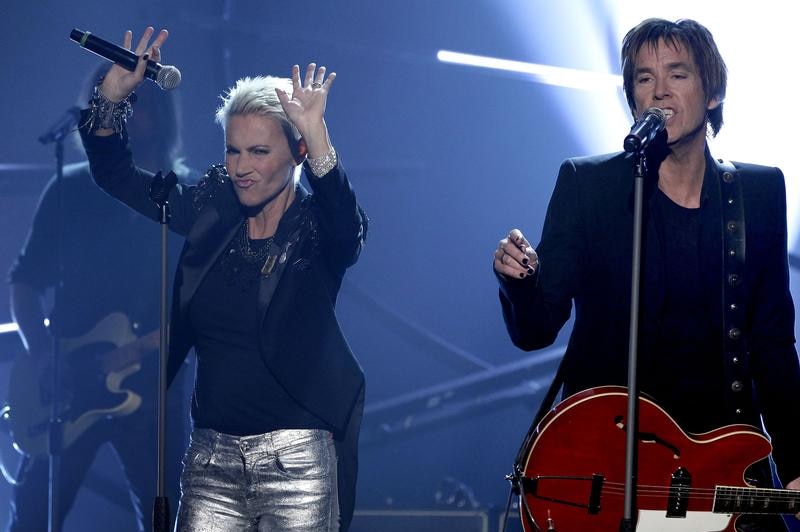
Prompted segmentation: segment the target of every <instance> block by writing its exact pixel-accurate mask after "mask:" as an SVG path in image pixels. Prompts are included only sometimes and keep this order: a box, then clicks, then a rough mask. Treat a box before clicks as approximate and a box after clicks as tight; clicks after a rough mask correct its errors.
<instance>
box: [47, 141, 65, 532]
mask: <svg viewBox="0 0 800 532" xmlns="http://www.w3.org/2000/svg"><path fill="white" fill-rule="evenodd" d="M63 140H64V139H63V138H61V139H58V140H56V190H57V191H58V192H57V193H56V197H57V198H58V199H57V201H56V204H57V205H58V209H57V210H58V216H57V219H59V220H63V214H64V191H63V185H64V142H63ZM63 231H64V224H59V229H58V232H57V235H56V260H57V261H58V262H57V263H58V266H57V270H56V271H57V272H58V274H57V275H56V284H55V290H54V292H55V295H54V296H53V298H54V299H55V301H56V302H58V301H59V300H60V299H61V290H62V288H63V284H64V260H63V256H62V253H63V249H62V244H63V242H62V240H63ZM60 319H61V318H60V317H58V316H56V319H55V320H53V322H52V323H50V327H51V328H52V334H53V365H52V368H53V380H52V384H51V386H52V390H53V401H52V403H51V404H50V422H49V426H48V445H47V452H48V456H49V459H50V462H49V466H50V469H49V477H48V486H49V491H48V498H47V500H48V505H47V517H48V519H47V529H48V530H49V531H50V532H58V531H59V530H60V529H61V526H60V525H59V523H60V522H61V516H60V515H59V514H60V510H61V509H60V505H59V501H60V499H61V487H60V485H59V480H60V475H59V473H60V471H61V450H62V449H61V445H62V439H63V438H62V436H63V428H64V427H63V422H64V420H62V419H61V325H60V323H59V320H60Z"/></svg>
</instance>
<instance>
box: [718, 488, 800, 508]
mask: <svg viewBox="0 0 800 532" xmlns="http://www.w3.org/2000/svg"><path fill="white" fill-rule="evenodd" d="M713 511H714V512H716V513H748V514H796V513H798V512H800V491H793V490H779V489H766V488H739V487H734V486H717V488H716V490H714V510H713Z"/></svg>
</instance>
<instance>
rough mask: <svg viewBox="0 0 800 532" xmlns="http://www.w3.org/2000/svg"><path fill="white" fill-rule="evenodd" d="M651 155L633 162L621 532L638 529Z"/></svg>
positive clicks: (641, 151) (638, 156) (641, 152)
mask: <svg viewBox="0 0 800 532" xmlns="http://www.w3.org/2000/svg"><path fill="white" fill-rule="evenodd" d="M646 176H647V158H646V156H645V153H644V147H642V148H640V149H639V150H638V151H636V153H635V155H634V163H633V178H634V198H633V261H632V268H631V321H630V332H629V340H628V414H627V415H628V422H627V431H626V433H625V497H624V509H623V515H622V520H621V522H620V526H619V529H620V532H633V531H634V530H635V528H636V523H635V515H636V492H635V490H636V483H637V452H636V451H637V449H636V443H637V435H638V433H639V389H638V386H639V384H638V381H637V360H638V342H639V288H640V285H639V279H640V277H641V265H642V218H643V216H642V204H643V203H644V200H643V197H644V179H645V177H646Z"/></svg>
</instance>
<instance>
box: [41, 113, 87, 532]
mask: <svg viewBox="0 0 800 532" xmlns="http://www.w3.org/2000/svg"><path fill="white" fill-rule="evenodd" d="M79 116H80V109H79V108H78V107H71V108H70V109H68V110H67V112H66V113H64V115H62V116H61V117H60V118H59V120H58V121H57V122H56V123H55V124H53V125H52V126H51V127H50V128H49V129H48V130H47V131H45V132H44V133H43V134H42V135H40V136H39V139H38V140H39V142H41V143H42V144H49V143H51V142H53V143H55V157H56V211H57V212H56V219H57V220H63V219H64V191H63V184H64V139H65V138H66V137H67V135H68V134H69V133H70V131H72V129H73V128H74V126H75V125H76V124H77V123H78V118H79ZM58 226H59V229H58V231H57V232H56V235H55V239H56V241H55V253H56V272H57V273H56V279H55V283H54V295H53V298H54V300H55V303H56V304H55V305H54V308H58V302H59V301H61V298H62V289H63V286H64V257H63V249H62V245H63V231H64V224H63V223H59V224H58ZM63 311H64V309H60V310H59V312H63ZM59 319H60V318H59V317H58V316H57V317H56V319H55V320H53V322H52V323H50V325H49V326H50V328H51V331H52V335H53V363H52V366H51V367H52V371H53V374H52V381H51V389H52V402H51V404H50V419H49V421H48V441H47V443H48V445H47V451H48V466H49V470H48V479H47V480H48V494H47V529H48V530H49V532H58V531H59V530H60V529H61V521H62V519H61V515H60V513H61V507H60V500H61V486H60V472H61V452H62V450H63V449H62V444H63V429H64V426H63V424H64V420H63V419H61V400H62V397H61V392H62V390H61V388H62V387H61V324H60V323H59Z"/></svg>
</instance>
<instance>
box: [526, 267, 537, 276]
mask: <svg viewBox="0 0 800 532" xmlns="http://www.w3.org/2000/svg"><path fill="white" fill-rule="evenodd" d="M535 271H536V270H534V269H533V268H531V267H528V275H533V274H534V272H535Z"/></svg>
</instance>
